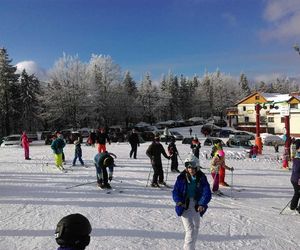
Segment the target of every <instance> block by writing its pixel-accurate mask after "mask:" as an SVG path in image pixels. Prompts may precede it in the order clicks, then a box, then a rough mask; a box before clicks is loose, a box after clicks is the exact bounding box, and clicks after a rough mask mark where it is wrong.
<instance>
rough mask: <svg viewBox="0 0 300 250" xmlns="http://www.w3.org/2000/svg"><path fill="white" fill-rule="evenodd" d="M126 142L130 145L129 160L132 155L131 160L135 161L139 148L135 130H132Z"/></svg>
mask: <svg viewBox="0 0 300 250" xmlns="http://www.w3.org/2000/svg"><path fill="white" fill-rule="evenodd" d="M128 142H129V143H130V146H131V150H130V153H129V157H130V158H131V157H132V155H133V158H134V159H136V154H137V147H139V146H140V140H139V136H138V134H137V133H136V131H135V129H132V133H131V134H130V136H129V138H128Z"/></svg>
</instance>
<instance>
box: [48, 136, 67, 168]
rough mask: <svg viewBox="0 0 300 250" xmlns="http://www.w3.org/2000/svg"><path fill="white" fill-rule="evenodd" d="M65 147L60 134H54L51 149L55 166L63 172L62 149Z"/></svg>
mask: <svg viewBox="0 0 300 250" xmlns="http://www.w3.org/2000/svg"><path fill="white" fill-rule="evenodd" d="M65 146H66V143H65V141H64V139H63V136H62V134H61V133H60V132H57V133H56V139H55V140H54V141H53V142H52V143H51V149H52V150H53V153H54V158H55V165H56V167H57V168H58V169H60V170H64V167H63V159H62V154H63V148H64V147H65Z"/></svg>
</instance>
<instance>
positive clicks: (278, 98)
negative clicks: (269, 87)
mask: <svg viewBox="0 0 300 250" xmlns="http://www.w3.org/2000/svg"><path fill="white" fill-rule="evenodd" d="M262 96H263V97H265V98H266V99H267V101H268V102H287V101H289V100H290V99H291V98H292V96H290V95H289V94H278V93H262Z"/></svg>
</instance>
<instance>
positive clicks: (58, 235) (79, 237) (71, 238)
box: [55, 214, 92, 250]
mask: <svg viewBox="0 0 300 250" xmlns="http://www.w3.org/2000/svg"><path fill="white" fill-rule="evenodd" d="M91 232H92V227H91V224H90V222H89V220H88V219H87V218H86V217H85V216H83V215H82V214H69V215H67V216H65V217H63V218H62V219H61V220H60V221H59V222H58V223H57V226H56V229H55V240H56V243H57V244H58V245H59V248H58V249H57V250H84V249H85V248H86V246H88V245H89V243H90V234H91Z"/></svg>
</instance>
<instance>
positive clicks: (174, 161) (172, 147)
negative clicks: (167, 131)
mask: <svg viewBox="0 0 300 250" xmlns="http://www.w3.org/2000/svg"><path fill="white" fill-rule="evenodd" d="M175 142H176V140H175V138H174V137H173V136H172V137H171V143H170V144H169V146H168V153H169V155H170V157H171V172H177V173H180V171H179V170H178V150H177V147H176V144H175Z"/></svg>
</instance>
